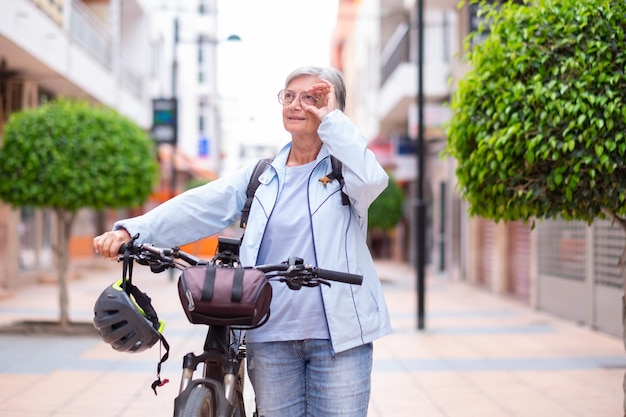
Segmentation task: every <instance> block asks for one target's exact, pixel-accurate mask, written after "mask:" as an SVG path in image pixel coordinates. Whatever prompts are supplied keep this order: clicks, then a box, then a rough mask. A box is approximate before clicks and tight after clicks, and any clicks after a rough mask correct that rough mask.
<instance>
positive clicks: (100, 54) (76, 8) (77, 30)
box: [70, 0, 143, 98]
mask: <svg viewBox="0 0 626 417" xmlns="http://www.w3.org/2000/svg"><path fill="white" fill-rule="evenodd" d="M70 36H71V37H72V40H73V41H75V42H76V44H77V45H79V46H80V48H81V49H83V50H84V51H85V52H86V53H87V54H89V55H90V56H91V57H92V58H93V59H95V60H96V61H97V62H98V63H99V64H100V65H102V66H103V67H104V68H106V69H107V70H109V71H114V69H113V59H112V58H113V38H112V36H111V34H110V33H109V31H108V28H107V27H106V26H105V25H104V24H103V23H102V22H100V21H99V20H98V18H97V17H95V16H93V15H92V13H91V11H90V10H89V8H87V7H86V6H85V5H84V4H83V3H82V2H80V1H77V0H74V1H73V2H72V11H71V17H70ZM127 56H129V53H122V56H121V57H120V59H119V62H120V66H119V68H120V73H119V77H120V79H121V83H122V86H124V88H126V89H127V90H128V91H129V92H130V93H131V94H133V95H134V96H135V97H137V98H141V96H142V93H143V78H142V77H141V75H140V72H139V71H136V70H135V68H134V66H133V65H132V64H131V61H130V60H129V59H128V58H127Z"/></svg>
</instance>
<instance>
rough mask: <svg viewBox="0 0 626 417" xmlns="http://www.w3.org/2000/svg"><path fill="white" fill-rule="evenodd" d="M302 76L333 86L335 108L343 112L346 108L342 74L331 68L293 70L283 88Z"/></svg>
mask: <svg viewBox="0 0 626 417" xmlns="http://www.w3.org/2000/svg"><path fill="white" fill-rule="evenodd" d="M304 75H311V76H313V77H317V78H319V79H322V80H326V81H329V82H331V83H332V85H334V86H335V99H336V100H337V107H339V110H341V111H344V109H345V107H346V84H345V83H344V81H343V74H342V73H341V71H339V70H338V69H335V68H332V67H324V68H322V67H315V66H309V67H300V68H298V69H295V70H294V71H292V72H291V74H289V75H288V76H287V79H286V80H285V87H287V86H288V85H289V83H290V82H291V81H293V80H294V79H296V78H298V77H302V76H304Z"/></svg>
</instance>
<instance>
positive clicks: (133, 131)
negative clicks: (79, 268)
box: [0, 99, 157, 328]
mask: <svg viewBox="0 0 626 417" xmlns="http://www.w3.org/2000/svg"><path fill="white" fill-rule="evenodd" d="M156 179H157V163H156V155H155V153H154V149H153V145H152V141H151V140H150V138H149V136H148V135H147V134H146V133H145V132H144V131H143V130H142V129H141V128H139V127H138V126H137V125H136V124H134V123H133V122H132V121H130V120H129V119H128V118H126V117H124V116H122V115H120V114H119V113H117V112H116V111H114V110H112V109H109V108H105V107H95V106H90V105H89V104H88V103H87V102H84V101H72V100H68V99H58V100H54V101H51V102H49V103H47V104H44V105H43V106H41V107H39V108H37V109H34V110H24V111H21V112H17V113H13V114H12V115H11V117H10V118H9V121H8V122H7V124H6V125H5V127H4V138H3V141H2V143H1V145H0V199H2V200H3V201H5V202H6V203H8V204H10V205H11V206H13V207H21V206H33V207H46V208H51V209H53V210H54V212H55V213H56V218H57V221H58V225H59V227H58V234H57V237H56V243H55V244H54V246H53V247H54V252H55V255H56V256H57V260H58V262H57V265H58V280H59V301H60V303H59V304H60V325H61V326H63V327H66V328H67V327H68V326H69V324H70V321H69V317H68V304H69V300H68V294H67V283H66V273H67V266H68V262H69V259H68V248H69V238H70V234H71V228H72V224H73V221H74V218H75V216H76V212H77V211H78V210H79V209H81V208H93V209H96V210H98V209H103V208H108V207H109V208H119V207H137V206H140V205H141V204H142V203H143V202H144V201H146V199H147V198H148V195H149V194H150V192H151V191H152V188H153V186H154V184H155V182H156Z"/></svg>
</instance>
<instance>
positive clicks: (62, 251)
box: [55, 209, 76, 328]
mask: <svg viewBox="0 0 626 417" xmlns="http://www.w3.org/2000/svg"><path fill="white" fill-rule="evenodd" d="M56 215H57V222H58V232H57V247H56V248H55V249H56V250H55V253H56V255H57V267H58V281H59V325H60V326H61V327H62V328H68V327H69V325H70V318H69V293H68V289H67V270H68V265H69V246H70V245H69V243H70V234H71V231H72V223H74V218H75V217H76V213H75V212H70V211H66V210H63V209H56Z"/></svg>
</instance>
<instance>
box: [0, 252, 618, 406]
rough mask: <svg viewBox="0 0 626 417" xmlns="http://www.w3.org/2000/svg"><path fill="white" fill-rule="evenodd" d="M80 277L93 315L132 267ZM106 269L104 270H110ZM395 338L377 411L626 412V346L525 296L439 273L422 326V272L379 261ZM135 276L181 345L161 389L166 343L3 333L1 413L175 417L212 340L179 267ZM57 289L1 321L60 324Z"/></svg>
mask: <svg viewBox="0 0 626 417" xmlns="http://www.w3.org/2000/svg"><path fill="white" fill-rule="evenodd" d="M97 265H98V266H97V267H92V268H90V269H86V268H80V269H77V271H78V272H79V273H80V275H82V278H79V279H76V280H72V281H71V283H70V317H71V318H72V320H74V321H85V322H90V321H91V317H92V307H93V303H94V301H95V299H96V298H97V296H98V295H99V294H100V292H101V291H102V289H104V288H105V287H106V285H108V284H110V283H111V282H113V281H114V280H115V279H116V278H118V277H119V273H120V271H121V265H117V264H115V263H109V262H106V263H104V262H103V263H98V264H97ZM102 265H105V266H104V267H103V266H102ZM377 265H378V269H379V272H380V275H381V277H382V279H383V282H384V288H385V292H386V296H387V301H388V304H389V308H390V312H391V317H392V324H393V326H394V332H393V334H391V335H389V336H387V337H385V338H383V339H381V340H379V341H377V342H376V343H375V347H374V372H373V380H372V385H373V392H372V400H371V404H370V413H369V416H370V417H383V416H384V417H409V416H411V417H413V416H419V417H548V416H549V417H555V416H558V417H613V416H615V417H618V416H622V415H623V412H622V391H621V390H622V388H621V386H622V378H623V375H624V370H625V369H626V354H625V353H624V348H623V344H622V341H621V340H619V339H617V338H615V337H612V336H608V335H606V334H604V333H600V332H595V331H593V330H590V329H588V328H585V327H580V326H577V325H575V324H574V323H571V322H569V321H565V320H561V319H559V318H556V317H554V316H552V315H549V314H544V313H541V312H535V311H532V310H530V309H528V308H527V307H525V306H523V305H521V304H519V303H518V302H516V301H514V300H510V299H507V298H503V297H497V296H493V295H491V294H488V293H485V292H484V291H482V290H479V289H476V288H474V287H472V286H469V285H465V284H462V283H452V282H449V281H447V280H446V279H444V278H440V277H436V276H430V277H429V278H428V282H427V298H426V313H427V314H426V329H425V330H421V331H418V330H416V318H415V317H416V298H417V296H416V292H415V285H414V283H415V273H414V270H413V268H411V267H409V266H407V265H404V264H397V263H393V262H388V261H385V262H378V263H377ZM135 283H136V284H138V285H139V287H140V288H141V289H142V290H143V291H146V292H147V293H148V294H149V295H150V296H151V297H152V299H153V303H154V305H155V307H156V309H157V311H158V312H159V314H160V316H161V317H162V318H163V319H164V320H165V321H166V330H165V335H166V337H167V339H168V341H169V342H170V345H171V347H172V349H171V351H170V360H168V361H167V362H166V363H165V364H164V365H163V368H162V371H161V377H162V378H169V379H170V380H171V382H170V383H169V384H167V385H165V386H163V387H161V388H160V390H159V395H158V396H155V395H154V394H153V392H152V390H151V389H150V384H151V383H152V381H153V380H154V378H155V372H156V364H157V362H158V359H159V358H160V354H161V353H160V352H159V349H158V348H153V349H151V350H149V351H147V352H143V353H141V354H136V355H130V354H122V353H118V352H115V351H113V350H112V349H111V348H110V347H109V346H108V345H106V344H104V343H103V342H101V341H100V339H99V338H97V337H88V336H83V337H69V336H66V337H60V336H58V337H52V336H34V335H6V334H0V416H2V417H14V416H15V417H79V416H80V417H87V416H89V417H100V416H102V417H105V416H106V417H144V416H145V417H148V416H150V417H161V416H163V417H165V416H171V415H172V411H171V410H172V402H173V399H174V397H175V396H176V392H177V390H178V380H179V374H180V363H181V358H182V356H183V354H184V353H186V352H188V351H192V350H194V351H197V350H198V348H200V347H201V344H202V341H203V337H204V329H203V328H202V326H192V325H190V324H189V323H188V322H187V320H186V318H185V316H184V313H183V312H182V310H181V308H180V304H179V301H178V296H177V294H176V285H175V282H173V281H170V279H169V275H168V273H164V274H160V275H153V274H151V273H150V272H149V270H148V269H147V268H144V267H140V266H136V267H135ZM57 316H58V295H57V286H56V284H40V285H33V286H29V287H26V288H23V289H20V290H18V291H16V292H15V293H14V294H13V295H12V296H11V297H8V298H3V299H0V325H1V324H7V323H10V322H12V321H18V320H22V319H28V320H39V319H49V320H53V319H56V318H57Z"/></svg>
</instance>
